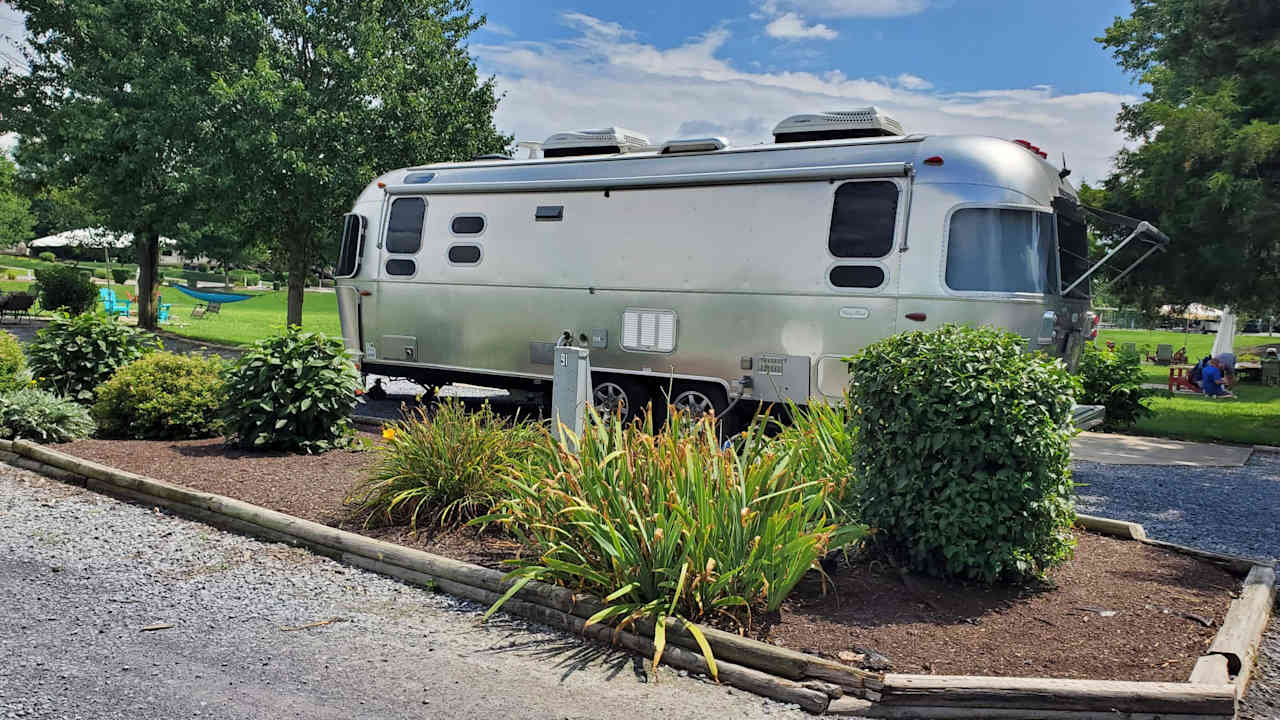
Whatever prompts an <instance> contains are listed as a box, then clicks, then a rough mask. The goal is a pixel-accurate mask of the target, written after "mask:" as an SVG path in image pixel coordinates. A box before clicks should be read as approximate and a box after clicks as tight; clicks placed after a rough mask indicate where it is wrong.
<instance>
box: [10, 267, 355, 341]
mask: <svg viewBox="0 0 1280 720" xmlns="http://www.w3.org/2000/svg"><path fill="white" fill-rule="evenodd" d="M28 284H29V283H26V282H21V281H18V282H10V281H0V291H4V292H14V291H16V290H25V289H26V288H27V286H28ZM112 288H113V289H114V290H115V291H116V295H117V296H119V297H122V298H123V297H125V292H126V291H129V292H132V287H126V286H124V285H112ZM237 292H241V291H237ZM243 294H246V295H253V296H254V297H253V299H251V300H244V301H241V302H237V303H232V304H229V305H223V306H222V311H221V312H220V313H219V314H217V315H210V316H208V317H204V318H192V317H191V310H192V308H194V307H195V303H196V300H195V299H194V298H192V297H190V296H188V295H184V294H182V293H180V292H178V290H177V289H175V288H171V287H165V288H161V291H160V296H161V298H162V299H163V301H164V302H165V303H168V304H172V305H173V307H172V308H171V309H170V311H169V312H170V315H169V322H168V323H166V324H164V325H162V327H163V328H164V329H165V330H168V331H169V332H172V333H175V334H178V335H185V336H187V337H191V338H196V339H198V340H207V341H209V342H213V343H220V344H224V345H244V344H246V343H251V342H253V341H255V340H257V339H259V338H262V337H265V336H267V335H269V334H271V333H272V332H274V331H275V330H278V329H280V328H282V327H284V321H285V315H286V306H285V303H286V300H287V296H288V293H287V292H286V291H284V290H281V291H279V292H252V291H245V292H244V293H243ZM302 326H303V327H304V328H306V329H307V330H316V331H319V332H323V333H325V334H326V335H332V336H334V337H339V336H341V335H342V328H341V326H340V325H339V323H338V302H337V296H335V295H334V294H333V293H321V292H309V293H306V295H305V296H304V299H303V304H302Z"/></svg>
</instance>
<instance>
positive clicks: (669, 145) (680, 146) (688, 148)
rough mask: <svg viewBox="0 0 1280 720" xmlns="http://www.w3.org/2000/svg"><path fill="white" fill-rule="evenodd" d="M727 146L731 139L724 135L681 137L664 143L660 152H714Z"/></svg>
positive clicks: (667, 153)
mask: <svg viewBox="0 0 1280 720" xmlns="http://www.w3.org/2000/svg"><path fill="white" fill-rule="evenodd" d="M727 147H729V141H728V140H726V139H724V138H722V137H709V138H681V139H679V140H668V141H666V142H664V143H662V149H661V150H659V151H658V152H659V153H660V154H662V155H674V154H676V153H696V152H714V151H716V150H723V149H725V148H727Z"/></svg>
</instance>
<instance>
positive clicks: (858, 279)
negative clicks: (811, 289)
mask: <svg viewBox="0 0 1280 720" xmlns="http://www.w3.org/2000/svg"><path fill="white" fill-rule="evenodd" d="M831 284H832V285H835V286H836V287H847V288H878V287H880V286H881V285H883V284H884V270H883V269H881V268H880V267H878V266H876V265H837V266H836V267H833V268H831Z"/></svg>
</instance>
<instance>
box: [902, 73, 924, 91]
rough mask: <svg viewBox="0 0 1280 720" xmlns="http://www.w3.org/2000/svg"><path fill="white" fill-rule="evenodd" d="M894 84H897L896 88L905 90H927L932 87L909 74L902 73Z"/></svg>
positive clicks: (918, 77) (922, 79)
mask: <svg viewBox="0 0 1280 720" xmlns="http://www.w3.org/2000/svg"><path fill="white" fill-rule="evenodd" d="M895 82H897V83H898V87H900V88H906V89H907V90H929V89H930V88H932V87H933V83H931V82H929V81H928V80H925V79H924V78H922V77H920V76H918V75H912V74H911V73H902V74H901V75H899V76H898V77H897V78H896V79H895Z"/></svg>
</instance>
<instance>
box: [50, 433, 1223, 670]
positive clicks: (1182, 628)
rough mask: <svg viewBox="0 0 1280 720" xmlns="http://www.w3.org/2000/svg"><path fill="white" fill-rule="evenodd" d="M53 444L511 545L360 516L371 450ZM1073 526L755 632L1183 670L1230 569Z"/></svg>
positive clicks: (1009, 658) (471, 556)
mask: <svg viewBox="0 0 1280 720" xmlns="http://www.w3.org/2000/svg"><path fill="white" fill-rule="evenodd" d="M58 449H59V450H62V451H64V452H68V453H71V454H73V455H77V456H79V457H83V458H86V459H90V460H96V461H98V462H101V463H104V464H107V465H111V466H113V467H118V468H121V469H124V470H129V471H132V472H137V473H141V474H145V475H147V476H150V477H154V478H158V479H162V480H167V481H170V482H175V483H178V484H181V485H186V486H188V487H191V488H195V489H198V490H203V491H206V492H214V493H219V494H223V495H229V496H231V497H235V498H238V499H241V500H245V501H247V502H251V503H254V504H257V505H262V506H264V507H269V508H272V509H274V510H279V511H281V512H286V513H289V514H292V515H296V516H299V517H303V518H306V519H308V520H313V521H316V522H320V523H324V524H327V525H331V526H334V527H342V528H344V529H348V530H352V531H355V532H361V533H363V534H365V535H369V536H371V537H376V538H379V539H382V540H387V541H390V542H395V543H400V544H403V545H407V546H409V547H415V548H419V549H423V550H427V551H430V552H434V553H437V554H440V555H444V556H447V557H451V558H456V559H458V560H465V561H468V562H474V563H477V564H480V565H485V566H488V567H501V562H502V560H504V559H507V558H510V557H513V556H515V554H516V553H517V552H519V551H520V547H519V546H518V545H517V544H516V543H513V542H511V541H510V540H509V539H507V538H504V537H502V536H498V535H495V534H492V533H490V534H485V535H479V534H477V533H475V532H474V531H473V530H467V529H463V530H455V531H449V532H440V533H426V532H423V533H412V532H410V531H409V529H408V528H405V527H391V528H371V529H366V528H364V527H363V525H362V523H360V522H359V521H358V520H355V519H353V518H351V517H350V516H349V514H348V513H347V511H346V510H345V509H344V508H343V499H344V497H345V495H346V493H347V491H348V490H349V489H350V488H351V486H352V485H354V484H355V482H356V481H357V480H358V479H360V478H361V477H362V476H363V475H364V473H366V472H367V471H368V468H369V467H370V466H371V465H372V463H373V462H374V461H375V458H376V456H375V455H374V453H371V452H331V453H326V454H324V455H317V456H306V455H285V454H263V453H249V452H244V451H238V450H231V449H228V448H225V447H224V446H223V445H222V443H221V441H220V440H217V439H213V440H190V441H180V442H158V441H104V440H81V441H77V442H74V443H70V444H67V445H62V446H59V447H58ZM1077 537H1078V541H1079V546H1078V548H1077V550H1076V554H1075V558H1074V559H1072V560H1071V561H1070V562H1068V563H1067V564H1065V565H1063V566H1062V567H1060V568H1057V569H1055V570H1054V571H1053V572H1051V573H1050V576H1049V580H1050V583H1049V584H1048V585H1046V586H1042V587H1019V588H984V587H980V586H968V585H963V584H958V583H948V582H942V581H939V580H935V579H932V578H925V577H919V576H913V575H903V574H901V573H899V572H897V571H896V570H894V569H892V568H886V567H884V566H881V565H878V564H875V563H872V564H861V563H856V564H854V565H852V566H848V565H843V564H842V565H840V566H839V567H837V568H836V569H834V570H833V572H832V574H831V577H832V580H833V582H834V588H833V587H830V586H828V587H826V588H825V592H824V588H823V586H822V583H820V582H817V581H806V582H805V583H802V585H801V586H800V587H799V588H797V591H796V592H795V593H794V594H793V595H792V597H791V598H790V599H789V600H788V602H787V603H786V604H785V605H784V606H783V608H782V611H781V613H779V614H778V616H777V617H774V618H770V619H769V620H768V621H767V622H765V623H762V624H761V625H760V627H759V628H758V633H759V636H760V637H761V638H762V639H764V640H766V641H768V642H774V643H777V644H779V645H784V646H786V647H789V648H793V649H797V650H803V651H806V652H812V653H815V654H818V655H823V656H827V657H832V658H838V659H841V660H843V661H845V662H854V663H857V664H860V665H862V666H864V667H874V668H875V669H890V670H892V671H894V672H906V673H934V674H967V675H1004V676H1040V677H1062V678H1092V679H1117V680H1151V681H1173V682H1185V681H1186V679H1187V677H1188V676H1189V675H1190V673H1191V668H1192V666H1193V665H1194V664H1195V660H1196V658H1197V657H1198V656H1199V655H1200V654H1201V653H1202V652H1203V651H1204V649H1205V648H1207V647H1208V645H1209V643H1210V642H1211V640H1212V638H1213V636H1214V634H1215V633H1216V632H1217V630H1218V626H1219V624H1220V623H1221V621H1222V618H1223V615H1224V614H1225V613H1226V610H1227V606H1228V604H1229V602H1230V599H1231V594H1232V593H1233V592H1235V590H1236V589H1237V587H1238V585H1239V582H1238V581H1237V580H1236V579H1235V578H1234V577H1232V576H1231V575H1230V574H1228V573H1226V572H1225V571H1223V570H1220V569H1218V568H1216V567H1214V566H1212V565H1209V564H1207V563H1203V562H1200V561H1197V560H1195V559H1193V558H1190V557H1188V556H1185V555H1180V554H1177V553H1171V552H1167V551H1164V550H1157V549H1155V548H1151V547H1148V546H1146V545H1142V544H1140V543H1136V542H1128V541H1121V540H1116V539H1112V538H1106V537H1102V536H1099V535H1093V534H1090V533H1079V534H1078V536H1077ZM1206 622H1207V623H1210V625H1209V626H1206V625H1205V624H1204V623H1206ZM886 663H887V668H886V667H885V665H886Z"/></svg>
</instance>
